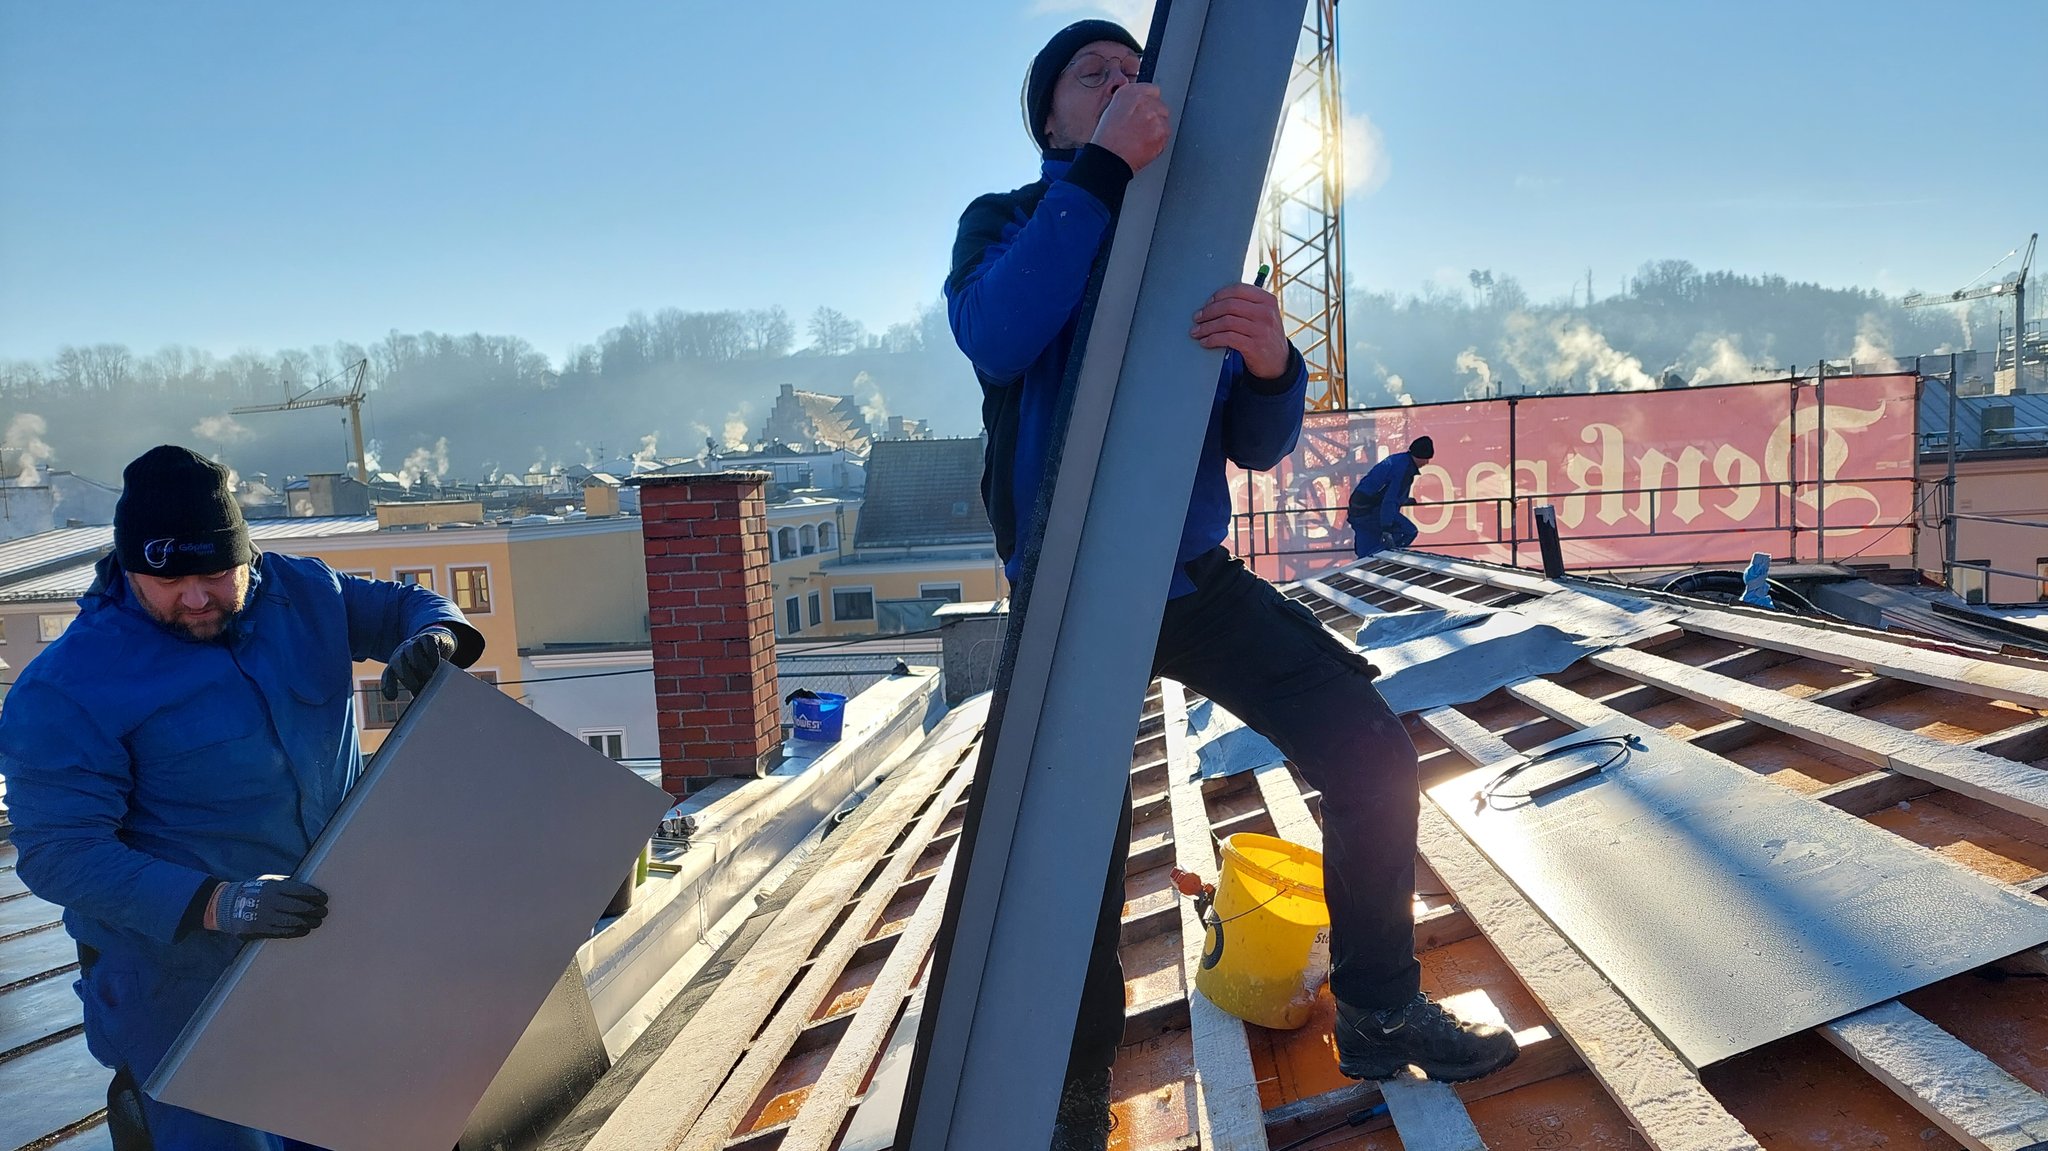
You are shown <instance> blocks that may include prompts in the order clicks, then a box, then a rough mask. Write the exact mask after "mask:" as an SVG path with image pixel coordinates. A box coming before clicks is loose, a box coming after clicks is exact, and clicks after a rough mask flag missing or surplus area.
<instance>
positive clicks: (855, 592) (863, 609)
mask: <svg viewBox="0 0 2048 1151" xmlns="http://www.w3.org/2000/svg"><path fill="white" fill-rule="evenodd" d="M832 618H833V619H835V620H839V621H846V620H860V619H873V618H875V589H873V588H871V587H836V588H833V589H832Z"/></svg>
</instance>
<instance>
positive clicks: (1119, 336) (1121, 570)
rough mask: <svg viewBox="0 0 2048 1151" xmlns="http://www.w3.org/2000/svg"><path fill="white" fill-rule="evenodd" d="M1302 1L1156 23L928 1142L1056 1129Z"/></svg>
mask: <svg viewBox="0 0 2048 1151" xmlns="http://www.w3.org/2000/svg"><path fill="white" fill-rule="evenodd" d="M1302 15H1303V3H1302V0H1258V2H1256V3H1251V2H1232V3H1210V2H1209V0H1176V2H1175V3H1174V4H1173V5H1172V8H1171V10H1170V11H1169V12H1168V14H1167V16H1166V19H1165V22H1164V27H1163V29H1161V30H1158V31H1157V32H1156V33H1155V35H1154V37H1153V40H1154V45H1153V47H1154V50H1155V54H1154V58H1155V59H1156V60H1157V61H1158V71H1157V74H1156V75H1155V76H1154V80H1155V82H1157V83H1158V84H1159V85H1160V88H1161V89H1162V94H1163V95H1164V96H1165V98H1166V102H1167V106H1168V108H1169V110H1171V111H1172V112H1173V114H1174V121H1175V132H1174V138H1173V140H1172V142H1171V144H1170V147H1169V150H1168V152H1167V153H1166V154H1165V155H1163V156H1161V157H1160V158H1159V159H1158V160H1156V161H1154V163H1153V164H1151V165H1149V166H1148V167H1147V168H1146V169H1145V170H1144V171H1143V172H1142V173H1140V174H1139V176H1138V178H1137V179H1136V180H1134V181H1133V182H1132V184H1131V186H1130V188H1129V190H1128V191H1127V193H1126V195H1125V199H1124V204H1123V209H1122V217H1121V219H1120V221H1119V223H1118V226H1117V231H1116V236H1115V239H1114V240H1113V242H1112V245H1111V248H1110V253H1109V258H1108V261H1107V264H1106V265H1105V269H1104V272H1103V279H1102V285H1101V290H1100V293H1099V295H1098V297H1097V309H1096V312H1095V314H1094V318H1093V321H1092V322H1091V323H1090V324H1089V325H1088V327H1087V334H1086V345H1085V351H1083V352H1082V353H1081V356H1082V359H1081V363H1080V370H1079V373H1078V375H1077V377H1076V383H1075V390H1074V396H1073V402H1072V407H1071V409H1070V412H1069V416H1068V421H1067V426H1066V430H1065V439H1064V447H1063V452H1062V456H1061V462H1060V467H1059V471H1058V476H1057V478H1056V479H1055V481H1054V486H1053V492H1052V499H1051V505H1050V510H1049V512H1048V515H1047V519H1046V526H1045V532H1044V536H1043V543H1042V545H1041V546H1040V548H1039V549H1038V552H1037V560H1036V564H1035V566H1034V568H1033V570H1032V572H1031V574H1030V575H1029V576H1028V577H1027V579H1028V581H1029V599H1030V604H1029V610H1028V611H1027V612H1025V613H1024V615H1023V617H1022V618H1021V620H1020V621H1019V623H1018V627H1017V632H1016V634H1017V637H1018V642H1017V644H1016V655H1015V658H1014V661H1013V663H1012V664H1011V666H1010V667H1009V668H1008V669H1007V671H1008V677H1007V682H1006V683H1005V685H1004V691H1003V694H1004V696H1005V699H1004V701H1003V704H1002V705H1001V711H1002V714H1001V718H1000V719H999V721H998V724H997V727H996V730H995V734H994V736H993V739H992V744H993V746H992V748H991V749H989V752H988V754H987V756H986V757H985V758H984V760H983V763H982V771H983V776H984V778H983V779H982V780H981V783H980V786H979V787H978V789H977V803H976V811H975V813H974V820H973V824H972V826H973V838H972V840H971V841H967V842H963V851H966V852H970V853H969V854H967V855H965V857H964V859H963V864H962V866H963V872H962V875H961V881H960V883H959V885H958V888H957V892H958V895H957V898H956V900H955V902H954V904H953V906H952V907H950V908H949V912H950V913H951V914H950V916H949V918H950V919H951V920H952V922H951V924H950V931H949V934H948V937H947V941H946V946H945V948H944V950H943V953H942V955H941V961H940V962H939V963H938V964H937V965H935V970H934V974H933V981H932V988H931V991H930V993H929V994H930V998H928V1000H927V1004H926V1019H925V1027H924V1031H923V1042H921V1043H920V1050H919V1052H918V1067H917V1070H916V1072H915V1073H914V1074H913V1076H912V1083H911V1088H910V1090H909V1091H907V1092H906V1098H905V1105H904V1116H903V1126H904V1136H905V1140H904V1141H903V1142H900V1143H899V1145H904V1146H908V1147H909V1148H910V1149H911V1151H939V1149H941V1148H945V1149H948V1151H965V1149H967V1148H970V1147H971V1148H974V1149H975V1151H1042V1149H1043V1148H1044V1147H1045V1146H1046V1145H1047V1143H1048V1141H1049V1138H1050V1133H1051V1129H1052V1120H1053V1113H1054V1110H1055V1107H1056V1104H1057V1101H1058V1097H1059V1093H1060V1085H1061V1081H1062V1079H1063V1076H1064V1072H1065V1070H1066V1064H1067V1055H1068V1049H1069V1046H1070V1044H1071V1043H1072V1039H1073V1033H1072V1021H1073V1019H1074V1015H1075V1011H1076V1009H1077V1005H1078V1003H1079V1001H1080V994H1081V984H1082V980H1083V976H1084V973H1085V968H1086V965H1087V957H1088V951H1089V943H1090V939H1091V937H1092V933H1093V928H1094V923H1095V918H1096V911H1097V896H1096V893H1097V892H1099V891H1100V890H1101V886H1102V876H1103V873H1104V871H1105V869H1106V868H1107V866H1108V863H1109V855H1110V849H1111V843H1112V840H1113V839H1114V834H1115V824H1116V819H1117V805H1118V804H1119V803H1120V802H1121V801H1122V797H1123V790H1124V787H1125V782H1126V770H1125V767H1126V764H1127V759H1128V756H1129V749H1130V747H1131V745H1132V743H1133V742H1134V740H1135V737H1136V733H1137V724H1138V716H1139V711H1140V705H1141V703H1142V701H1143V697H1144V691H1145V685H1146V683H1147V682H1148V680H1149V678H1150V672H1151V656H1152V651H1153V648H1154V647H1155V645H1156V642H1157V637H1158V629H1159V620H1160V617H1161V614H1162V612H1163V611H1164V608H1165V599H1166V590H1167V576H1168V574H1169V572H1170V571H1171V568H1172V565H1173V562H1174V558H1175V555H1176V553H1177V551H1178V545H1179V542H1180V533H1181V520H1182V518H1183V515H1182V513H1184V512H1185V506H1186V505H1185V500H1186V498H1187V494H1188V493H1189V492H1190V491H1191V489H1192V487H1193V481H1194V470H1195V462H1196V458H1197V455H1198V452H1199V447H1200V444H1201V442H1202V438H1203V435H1204V431H1205V428H1206V425H1207V422H1208V418H1209V404H1208V403H1207V402H1205V401H1206V398H1207V396H1208V394H1209V392H1208V389H1207V387H1206V386H1205V385H1206V381H1209V380H1213V379H1214V378H1215V376H1216V373H1217V372H1218V370H1219V368H1220V355H1219V353H1216V352H1213V351H1208V350H1205V349H1203V348H1201V347H1200V346H1199V345H1197V344H1196V343H1195V342H1194V341H1192V340H1190V339H1189V338H1188V335H1187V331H1188V327H1189V324H1190V318H1191V317H1192V316H1193V314H1194V312H1195V311H1196V309H1197V308H1199V307H1200V306H1201V304H1202V303H1203V301H1205V300H1206V299H1207V298H1208V297H1209V295H1210V294H1211V293H1213V292H1214V291H1215V290H1216V289H1217V288H1218V287H1220V286H1222V285H1224V284H1227V283H1232V282H1236V281H1237V280H1238V279H1239V278H1240V277H1241V275H1242V273H1243V269H1244V257H1245V253H1246V252H1247V250H1248V249H1249V246H1250V240H1251V227H1252V221H1253V218H1254V216H1255V214H1256V212H1257V206H1258V197H1259V191H1260V187H1261V184H1262V183H1263V180H1264V176H1265V172H1266V169H1267V166H1268V161H1269V159H1270V157H1271V154H1272V146H1273V141H1274V135H1275V131H1276V128H1277V125H1278V120H1279V112H1280V107H1281V102H1282V98H1283V96H1284V94H1285V90H1286V85H1287V78H1288V73H1289V70H1290V68H1291V66H1292V61H1293V56H1294V49H1295V43H1296V40H1297V38H1298V36H1299V34H1300V28H1301V18H1302ZM1161 493H1165V496H1164V499H1163V500H1162V496H1161ZM1176 509H1179V510H1178V511H1176Z"/></svg>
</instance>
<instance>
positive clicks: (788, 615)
mask: <svg viewBox="0 0 2048 1151" xmlns="http://www.w3.org/2000/svg"><path fill="white" fill-rule="evenodd" d="M802 630H804V613H803V608H802V606H801V605H800V604H798V603H797V600H796V597H795V596H790V597H789V598H788V599H785V600H783V601H782V634H784V635H795V634H796V633H798V632H800V631H802Z"/></svg>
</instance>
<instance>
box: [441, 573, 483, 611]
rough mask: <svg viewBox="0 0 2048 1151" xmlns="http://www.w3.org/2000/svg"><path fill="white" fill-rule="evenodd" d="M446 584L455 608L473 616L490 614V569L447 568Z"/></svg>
mask: <svg viewBox="0 0 2048 1151" xmlns="http://www.w3.org/2000/svg"><path fill="white" fill-rule="evenodd" d="M448 584H449V588H450V589H451V590H452V591H454V593H455V595H454V599H455V606H456V607H459V608H461V609H462V610H463V611H466V612H470V613H472V614H474V615H489V614H491V569H489V568H449V569H448Z"/></svg>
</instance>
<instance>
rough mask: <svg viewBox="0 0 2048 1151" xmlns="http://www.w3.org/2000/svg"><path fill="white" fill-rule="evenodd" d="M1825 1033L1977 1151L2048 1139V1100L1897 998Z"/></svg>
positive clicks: (2017, 1149)
mask: <svg viewBox="0 0 2048 1151" xmlns="http://www.w3.org/2000/svg"><path fill="white" fill-rule="evenodd" d="M1820 1033H1821V1035H1822V1036H1824V1037H1826V1039H1827V1040H1828V1042H1830V1043H1833V1044H1834V1045H1835V1046H1836V1047H1838V1048H1840V1049H1841V1050H1842V1053H1843V1054H1844V1055H1847V1056H1848V1057H1849V1058H1850V1059H1853V1060H1855V1061H1856V1064H1857V1066H1859V1067H1862V1068H1863V1069H1864V1070H1865V1071H1868V1072H1870V1073H1871V1074H1872V1075H1874V1076H1876V1077H1877V1078H1878V1080H1879V1081H1880V1082H1882V1083H1883V1084H1884V1085H1885V1086H1887V1087H1889V1088H1891V1089H1892V1090H1893V1091H1894V1092H1896V1093H1897V1094H1898V1096H1899V1097H1900V1098H1901V1099H1904V1100H1905V1101H1906V1102H1908V1103H1911V1104H1912V1105H1913V1108H1914V1109H1915V1110H1917V1111H1919V1112H1920V1113H1921V1114H1922V1115H1925V1116H1927V1118H1928V1119H1930V1120H1932V1121H1933V1122H1934V1123H1935V1125H1936V1126H1938V1127H1940V1128H1941V1129H1942V1130H1943V1131H1946V1132H1948V1134H1949V1135H1950V1136H1952V1137H1954V1138H1955V1139H1956V1140H1957V1141H1958V1142H1960V1143H1962V1145H1963V1146H1965V1147H1968V1148H1971V1151H2026V1149H2027V1148H2038V1147H2040V1146H2042V1145H2043V1143H2044V1142H2048V1098H2044V1097H2043V1096H2042V1095H2041V1093H2040V1092H2038V1091H2035V1090H2034V1089H2033V1088H2031V1087H2028V1086H2027V1085H2026V1084H2024V1083H2021V1082H2020V1081H2019V1080H2017V1079H2015V1078H2013V1077H2012V1076H2011V1075H2009V1074H2007V1073H2006V1071H2005V1069H2004V1068H2002V1067H1999V1066H1998V1065H1997V1064H1995V1063H1993V1062H1992V1061H1991V1060H1989V1059H1987V1058H1985V1057H1984V1055H1983V1054H1982V1053H1981V1052H1979V1051H1977V1050H1976V1049H1975V1048H1973V1047H1971V1046H1969V1045H1968V1044H1966V1043H1964V1042H1963V1041H1962V1040H1960V1039H1957V1038H1956V1037H1955V1036H1953V1035H1950V1034H1949V1033H1948V1032H1946V1031H1943V1030H1942V1029H1941V1028H1939V1027H1937V1026H1935V1025H1934V1024H1933V1023H1931V1022H1929V1021H1928V1020H1927V1019H1925V1018H1924V1017H1922V1016H1920V1015H1918V1014H1916V1013H1915V1012H1913V1011H1912V1010H1910V1009H1908V1008H1907V1007H1906V1006H1905V1005H1903V1004H1901V1003H1899V1002H1897V1001H1896V1000H1894V1001H1893V1002H1890V1003H1880V1004H1878V1005H1877V1006H1876V1007H1872V1008H1870V1009H1868V1010H1865V1011H1859V1012H1857V1013H1856V1014H1854V1015H1851V1016H1849V1017H1848V1018H1846V1019H1838V1020H1836V1021H1835V1022H1833V1023H1830V1024H1828V1025H1827V1026H1825V1027H1822V1028H1820Z"/></svg>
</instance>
